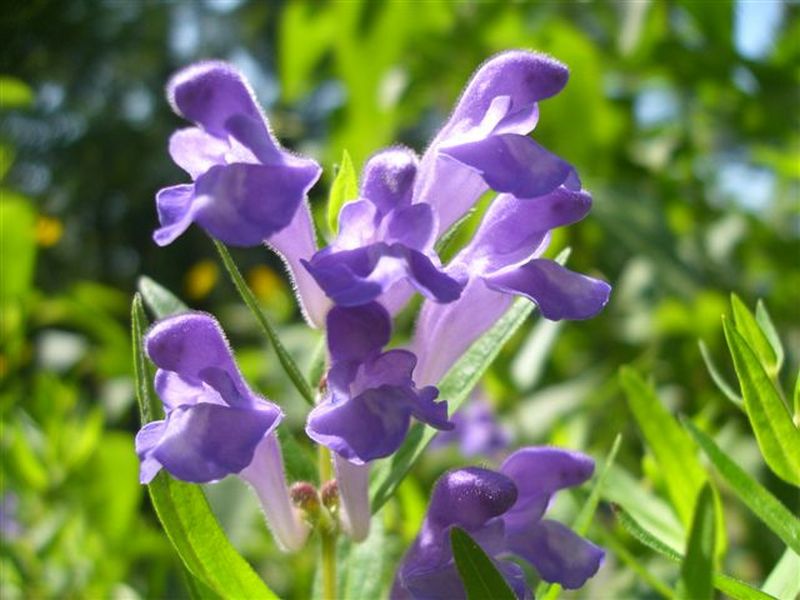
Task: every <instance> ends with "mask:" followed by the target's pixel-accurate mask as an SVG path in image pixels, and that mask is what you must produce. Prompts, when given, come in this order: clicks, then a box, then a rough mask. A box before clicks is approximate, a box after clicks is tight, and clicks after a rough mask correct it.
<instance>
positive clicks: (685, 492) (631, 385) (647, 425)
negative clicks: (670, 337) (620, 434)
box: [620, 367, 706, 527]
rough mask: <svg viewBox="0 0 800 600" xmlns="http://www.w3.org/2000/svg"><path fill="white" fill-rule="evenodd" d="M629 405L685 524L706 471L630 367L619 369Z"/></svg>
mask: <svg viewBox="0 0 800 600" xmlns="http://www.w3.org/2000/svg"><path fill="white" fill-rule="evenodd" d="M620 382H621V383H622V388H623V390H624V391H625V396H626V398H627V400H628V406H629V407H630V409H631V412H632V413H633V416H634V417H635V419H636V422H637V424H638V425H639V429H640V430H641V432H642V435H643V436H644V439H645V442H646V443H647V446H648V447H649V448H650V451H651V452H652V453H653V456H655V459H656V461H657V462H658V465H659V472H660V473H661V474H662V475H663V477H664V482H665V483H666V486H667V492H668V493H669V497H670V500H671V501H672V505H673V506H674V507H675V510H676V512H677V513H678V516H679V517H680V519H681V521H682V522H683V524H684V525H685V526H687V527H688V526H689V524H690V523H691V522H692V516H693V514H694V503H695V498H696V497H697V494H698V492H699V491H700V488H701V487H703V483H705V481H706V474H705V471H704V470H703V467H702V466H701V464H700V461H699V460H698V458H697V450H696V448H695V446H694V444H693V443H692V440H691V438H690V437H689V436H688V435H687V434H686V432H685V431H683V429H682V428H681V426H680V425H679V424H678V422H677V421H676V420H675V418H674V417H673V416H672V415H671V414H670V413H669V411H667V409H666V408H664V405H663V404H662V403H661V400H660V399H659V398H658V396H657V395H656V392H655V390H654V389H653V386H651V385H648V384H647V383H646V382H645V381H644V379H642V377H641V375H639V374H638V373H637V372H636V371H634V370H633V369H631V368H630V367H622V369H620Z"/></svg>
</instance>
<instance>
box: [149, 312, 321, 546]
mask: <svg viewBox="0 0 800 600" xmlns="http://www.w3.org/2000/svg"><path fill="white" fill-rule="evenodd" d="M145 348H146V351H147V354H148V356H149V357H150V359H151V360H152V361H153V363H154V364H155V365H156V366H157V367H158V371H157V372H156V376H155V390H156V393H157V394H158V396H159V398H161V401H162V403H163V405H164V410H165V412H166V417H165V418H164V420H162V421H152V422H150V423H147V424H146V425H144V426H143V427H142V429H141V430H140V431H139V433H138V434H137V435H136V453H137V454H138V456H139V460H140V461H141V469H140V481H141V482H142V483H150V481H152V479H153V478H154V477H155V476H156V474H157V473H158V472H159V471H160V470H161V469H164V470H166V471H168V472H169V473H170V474H171V475H172V476H173V477H175V478H176V479H180V480H182V481H188V482H192V483H208V482H213V481H216V480H219V479H222V478H223V477H225V476H227V475H238V476H239V477H241V478H242V479H244V480H245V481H247V482H248V483H249V484H250V485H251V486H252V487H253V488H254V489H255V491H256V493H257V494H258V496H259V499H260V500H261V502H262V505H263V508H264V512H265V514H266V517H267V520H268V522H269V524H270V527H271V528H272V530H273V532H274V534H275V536H276V537H277V539H278V541H279V542H280V543H281V544H282V545H283V546H284V547H285V548H286V549H288V550H297V549H299V548H300V547H302V545H303V544H304V543H305V539H306V537H307V535H308V528H307V526H306V525H305V524H304V523H302V522H301V521H300V520H299V517H298V516H297V515H296V514H295V511H294V509H293V507H292V505H291V502H290V500H289V495H288V490H287V488H286V481H285V478H284V473H283V462H282V457H281V452H280V448H279V446H278V442H277V440H276V437H275V428H276V427H277V426H278V423H280V421H281V419H282V418H283V413H282V412H281V410H280V408H278V407H277V406H276V405H275V404H273V403H271V402H269V401H267V400H265V399H264V398H262V397H260V396H258V395H256V394H255V393H254V392H253V391H252V390H251V389H250V388H249V387H248V385H247V383H246V382H245V381H244V379H243V377H242V375H241V373H240V372H239V369H238V368H237V366H236V364H235V363H234V360H233V356H232V354H231V350H230V347H229V346H228V343H227V341H226V340H225V336H224V334H223V332H222V329H221V328H220V326H219V324H218V323H217V321H216V320H215V319H214V318H213V317H212V316H210V315H207V314H203V313H194V312H192V313H184V314H181V315H178V316H175V317H171V318H168V319H164V320H162V321H159V322H158V323H156V324H155V325H154V326H153V327H152V328H151V329H150V331H149V332H148V333H147V336H146V339H145Z"/></svg>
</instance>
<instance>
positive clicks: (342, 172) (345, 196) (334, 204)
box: [328, 150, 358, 234]
mask: <svg viewBox="0 0 800 600" xmlns="http://www.w3.org/2000/svg"><path fill="white" fill-rule="evenodd" d="M357 198H358V176H357V175H356V170H355V168H354V167H353V161H352V159H351V158H350V154H349V153H348V152H347V150H345V151H344V152H343V153H342V163H341V164H340V165H339V170H338V171H337V173H336V177H335V178H334V180H333V183H332V184H331V191H330V194H329V195H328V228H329V229H330V230H331V231H332V232H333V233H334V234H335V233H336V232H337V231H339V212H340V211H341V210H342V207H343V206H344V205H345V204H346V203H347V202H350V201H351V200H355V199H357Z"/></svg>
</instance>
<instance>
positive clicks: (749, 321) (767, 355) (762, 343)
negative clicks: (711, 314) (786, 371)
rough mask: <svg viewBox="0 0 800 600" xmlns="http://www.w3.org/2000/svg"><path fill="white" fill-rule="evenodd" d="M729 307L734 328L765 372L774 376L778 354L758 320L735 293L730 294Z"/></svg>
mask: <svg viewBox="0 0 800 600" xmlns="http://www.w3.org/2000/svg"><path fill="white" fill-rule="evenodd" d="M731 307H732V308H733V320H734V323H735V324H736V330H737V331H738V332H739V333H740V334H741V336H742V337H743V338H744V340H745V341H746V342H747V345H748V346H750V349H751V350H753V352H755V353H756V355H757V356H758V359H759V360H760V362H761V364H762V365H763V366H764V368H765V370H766V371H767V373H769V374H770V376H773V377H774V376H775V375H776V374H777V372H778V356H777V355H776V354H775V350H774V349H773V347H772V344H771V343H770V341H769V340H768V339H767V336H766V335H764V332H763V331H762V330H761V326H760V325H759V324H758V321H757V320H756V318H755V317H754V316H753V313H751V312H750V309H749V308H747V306H745V304H744V302H742V301H741V299H740V298H739V296H737V295H736V294H731Z"/></svg>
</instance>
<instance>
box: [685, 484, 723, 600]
mask: <svg viewBox="0 0 800 600" xmlns="http://www.w3.org/2000/svg"><path fill="white" fill-rule="evenodd" d="M714 508H715V505H714V496H713V492H712V490H711V486H710V485H709V484H708V483H707V484H706V485H705V486H703V489H702V490H700V494H699V495H698V496H697V505H696V507H695V510H694V517H693V519H692V528H691V531H690V532H689V544H688V545H687V547H686V556H685V557H684V559H683V562H682V563H681V579H680V582H679V583H678V593H677V596H678V598H681V599H685V600H704V599H711V598H713V597H714V586H713V583H712V572H713V568H714V540H715V538H716V532H715V522H716V520H717V518H716V515H715V514H714Z"/></svg>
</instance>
